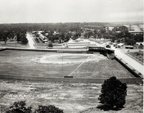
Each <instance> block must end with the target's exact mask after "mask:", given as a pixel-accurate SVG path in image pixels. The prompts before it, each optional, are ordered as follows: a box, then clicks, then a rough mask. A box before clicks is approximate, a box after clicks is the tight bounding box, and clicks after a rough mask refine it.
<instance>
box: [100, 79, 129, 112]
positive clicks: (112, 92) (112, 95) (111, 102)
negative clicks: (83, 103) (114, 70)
mask: <svg viewBox="0 0 144 113" xmlns="http://www.w3.org/2000/svg"><path fill="white" fill-rule="evenodd" d="M126 95H127V85H126V84H125V83H122V82H121V81H120V80H118V79H117V78H116V77H111V78H109V79H107V80H105V81H104V84H102V89H101V94H100V96H99V98H98V99H99V100H100V103H102V104H103V105H105V106H109V108H110V109H119V108H123V105H124V104H125V98H126Z"/></svg>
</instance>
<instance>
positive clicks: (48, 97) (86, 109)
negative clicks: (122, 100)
mask: <svg viewBox="0 0 144 113" xmlns="http://www.w3.org/2000/svg"><path fill="white" fill-rule="evenodd" d="M100 90H101V85H100V84H90V83H88V84H82V83H46V82H42V83H40V82H28V81H21V82H19V81H3V80H0V106H1V109H2V113H3V111H5V110H6V108H7V107H8V106H10V105H11V104H12V103H13V102H15V101H20V100H25V101H26V103H27V105H28V106H32V108H33V109H35V108H37V106H38V105H55V106H57V107H59V108H60V109H63V110H64V113H142V109H143V108H142V106H143V88H142V86H140V85H128V89H127V97H126V104H125V106H124V108H123V109H122V110H119V111H112V110H110V111H103V110H100V109H98V108H97V106H98V105H100V103H99V101H98V96H99V95H100V93H101V92H100Z"/></svg>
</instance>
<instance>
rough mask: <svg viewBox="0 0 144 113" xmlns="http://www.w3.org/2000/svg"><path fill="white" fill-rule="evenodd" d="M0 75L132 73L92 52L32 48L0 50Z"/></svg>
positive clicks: (124, 75)
mask: <svg viewBox="0 0 144 113" xmlns="http://www.w3.org/2000/svg"><path fill="white" fill-rule="evenodd" d="M0 62H1V63H0V74H1V75H3V76H7V75H9V76H19V77H20V76H21V77H23V78H27V77H46V78H55V77H57V78H59V77H64V76H69V75H71V76H73V77H74V78H109V77H111V76H116V77H117V78H131V77H133V75H132V74H131V73H130V72H129V71H128V70H127V69H125V68H124V67H123V66H122V65H121V64H119V63H118V62H117V61H116V60H109V59H107V57H105V56H103V55H101V54H99V53H96V54H67V53H49V52H32V51H12V50H6V51H1V52H0Z"/></svg>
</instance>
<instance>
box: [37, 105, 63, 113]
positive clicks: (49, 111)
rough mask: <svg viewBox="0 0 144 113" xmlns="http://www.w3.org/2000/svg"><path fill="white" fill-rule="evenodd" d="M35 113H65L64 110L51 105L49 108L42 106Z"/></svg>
mask: <svg viewBox="0 0 144 113" xmlns="http://www.w3.org/2000/svg"><path fill="white" fill-rule="evenodd" d="M34 113H63V110H61V109H59V108H57V107H55V106H53V105H49V106H42V105H40V106H39V107H38V109H36V110H35V112H34Z"/></svg>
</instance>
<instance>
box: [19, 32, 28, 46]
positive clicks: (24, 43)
mask: <svg viewBox="0 0 144 113" xmlns="http://www.w3.org/2000/svg"><path fill="white" fill-rule="evenodd" d="M20 40H21V44H23V45H26V44H27V43H28V40H27V38H26V35H25V34H22V35H21V39H20Z"/></svg>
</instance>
